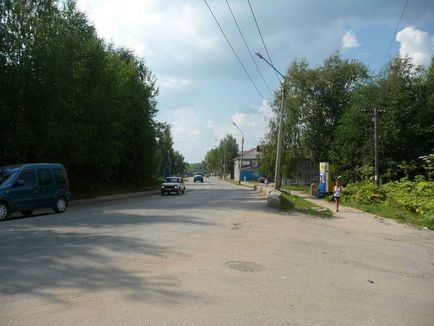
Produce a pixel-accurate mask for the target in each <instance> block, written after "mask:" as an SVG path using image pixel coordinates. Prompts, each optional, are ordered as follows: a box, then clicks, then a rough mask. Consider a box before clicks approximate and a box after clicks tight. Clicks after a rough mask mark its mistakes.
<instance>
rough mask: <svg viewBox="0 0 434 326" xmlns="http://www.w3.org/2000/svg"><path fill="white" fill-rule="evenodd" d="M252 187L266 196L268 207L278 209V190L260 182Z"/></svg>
mask: <svg viewBox="0 0 434 326" xmlns="http://www.w3.org/2000/svg"><path fill="white" fill-rule="evenodd" d="M253 189H254V190H255V191H257V192H259V193H260V194H263V195H264V196H266V197H267V206H268V207H271V208H274V209H280V196H281V194H282V193H281V192H280V191H279V190H275V189H273V188H269V187H268V186H265V185H262V184H257V185H255V186H254V187H253Z"/></svg>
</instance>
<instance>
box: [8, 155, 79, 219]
mask: <svg viewBox="0 0 434 326" xmlns="http://www.w3.org/2000/svg"><path fill="white" fill-rule="evenodd" d="M70 199H71V192H70V190H69V182H68V176H67V174H66V170H65V168H64V167H63V165H62V164H56V163H36V164H19V165H9V166H3V167H0V220H4V219H6V218H7V217H8V216H9V215H10V214H11V213H13V212H21V213H22V214H23V215H25V216H30V215H32V213H33V210H35V209H37V208H45V207H52V208H53V209H54V211H55V212H56V213H63V212H64V211H65V210H66V208H67V207H68V203H69V200H70Z"/></svg>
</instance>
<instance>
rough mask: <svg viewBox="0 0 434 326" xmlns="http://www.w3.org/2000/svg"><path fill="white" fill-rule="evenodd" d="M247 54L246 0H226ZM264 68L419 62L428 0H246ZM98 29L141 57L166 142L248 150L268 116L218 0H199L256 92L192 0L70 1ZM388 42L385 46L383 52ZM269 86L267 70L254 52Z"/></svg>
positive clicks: (191, 149) (432, 11)
mask: <svg viewBox="0 0 434 326" xmlns="http://www.w3.org/2000/svg"><path fill="white" fill-rule="evenodd" d="M228 2H229V4H230V6H231V8H232V11H233V13H234V15H235V17H236V19H237V21H238V24H239V26H240V28H241V30H242V31H243V33H244V36H245V38H246V40H247V43H248V45H249V47H250V49H251V50H252V52H257V51H259V52H261V53H262V54H264V55H265V50H264V48H263V46H262V42H261V39H260V36H259V34H258V31H257V28H256V25H255V22H254V20H253V17H252V14H251V12H250V8H249V4H248V1H247V0H228ZM250 3H251V5H252V7H253V9H254V12H255V15H256V18H257V21H258V23H259V26H260V28H261V32H262V35H263V37H264V40H265V43H266V45H267V48H268V50H269V53H270V55H271V58H272V60H273V63H274V65H275V66H276V68H277V69H279V70H280V71H281V72H285V71H286V69H287V67H288V65H289V64H290V63H291V62H292V61H294V60H295V59H300V58H306V59H307V60H308V62H309V63H310V64H311V65H312V66H315V65H319V64H321V62H322V61H323V60H324V59H325V58H326V57H328V56H329V55H330V54H331V53H333V52H334V51H340V53H341V55H342V56H343V57H344V58H353V59H358V60H360V61H361V62H363V63H364V64H366V65H367V66H368V67H369V69H370V70H371V71H372V72H374V73H375V72H378V71H379V70H380V69H381V68H382V67H383V66H384V64H385V63H386V62H387V60H389V59H390V58H391V57H393V56H395V55H409V56H410V57H412V58H413V60H414V62H415V63H416V64H423V65H427V64H429V62H430V58H431V57H432V56H433V45H434V2H433V1H432V0H429V1H428V0H427V1H425V0H418V1H416V0H413V1H412V0H409V1H408V3H407V6H406V9H405V11H404V14H403V17H402V20H401V22H400V24H399V28H398V30H397V32H398V33H395V31H396V26H397V23H398V21H399V18H400V15H401V12H402V9H403V8H404V5H405V1H401V0H399V1H398V0H383V1H373V0H368V1H345V0H328V1H320V0H311V1H309V0H297V1H295V0H294V1H289V0H286V1H285V0H274V1H270V0H250ZM77 4H78V7H79V8H80V9H81V10H82V11H84V12H85V13H86V14H87V15H88V17H89V19H90V21H91V22H93V23H94V25H95V27H96V29H97V32H98V34H99V35H100V36H101V37H103V38H104V39H106V41H107V42H112V43H114V44H115V45H118V46H124V47H127V48H130V49H132V50H134V52H135V53H136V54H137V55H138V56H140V57H142V58H144V60H145V62H146V64H147V66H148V67H149V68H150V69H151V70H152V71H153V73H154V74H155V75H156V77H157V79H158V86H159V88H160V95H159V97H158V110H159V113H158V117H157V119H158V120H160V121H165V122H168V123H170V124H171V125H172V134H173V138H174V148H175V149H176V150H178V151H179V152H181V153H182V154H183V155H184V157H185V158H186V161H187V162H190V163H194V162H200V161H201V160H202V159H203V158H204V155H205V153H206V151H207V150H209V149H211V148H212V147H214V146H216V145H217V144H218V141H219V140H220V139H221V138H222V137H224V136H225V135H226V134H232V135H233V136H234V137H236V138H237V140H238V142H240V141H241V135H240V133H239V131H238V130H237V129H236V128H235V127H234V126H233V125H232V122H236V123H237V125H238V126H239V127H240V128H241V129H242V130H243V131H244V134H245V148H246V149H248V148H253V147H255V146H256V145H257V144H258V143H259V141H260V139H261V137H263V136H264V134H265V132H266V131H267V120H268V119H269V118H270V117H271V116H272V110H271V108H270V107H269V106H268V105H267V104H266V100H270V99H271V94H270V92H269V91H268V89H267V88H266V86H265V84H264V82H263V80H262V79H261V78H260V75H259V74H258V72H257V70H256V68H255V66H254V64H253V63H252V59H251V58H250V55H249V53H248V51H247V49H246V47H245V45H244V43H243V40H242V38H241V36H240V34H239V32H238V30H237V28H236V25H235V23H234V21H233V18H232V16H231V14H230V11H229V9H228V7H227V4H226V2H225V1H224V0H208V4H209V5H210V7H211V8H212V10H213V12H214V14H215V15H216V17H217V19H218V21H219V23H220V24H221V26H222V28H223V30H224V31H225V33H226V34H227V36H228V38H229V40H230V42H231V43H232V45H233V47H234V48H235V50H236V52H237V54H238V55H239V57H240V59H241V61H242V62H243V64H244V65H245V67H246V69H247V71H248V72H249V74H250V75H251V76H252V78H253V80H254V82H255V83H256V85H257V87H258V88H259V90H260V92H261V93H262V94H263V95H264V97H266V98H265V99H262V98H261V96H260V95H259V94H258V92H257V91H256V89H255V88H254V86H253V85H252V83H251V82H250V80H249V79H248V77H247V76H246V74H245V72H244V71H243V69H242V67H241V66H240V64H239V63H238V61H237V59H236V57H235V56H234V54H233V53H232V51H231V49H230V47H229V46H228V44H227V43H226V40H225V39H224V37H223V35H222V33H221V32H220V30H219V28H218V26H217V25H216V23H215V21H214V19H213V17H212V15H211V13H210V12H209V10H208V7H207V6H206V4H205V2H204V1H202V0H184V1H181V0H172V1H169V0H166V1H162V0H78V1H77ZM391 41H392V46H391V47H390V51H389V53H387V56H386V52H387V49H388V48H389V44H390V42H391ZM255 60H256V63H257V65H258V67H259V68H260V71H261V73H262V74H263V76H264V78H265V81H266V83H267V84H268V86H269V88H270V89H271V91H274V90H275V89H277V87H278V86H279V82H278V80H277V78H276V76H275V75H274V72H273V71H272V70H271V69H270V68H269V67H268V66H267V65H266V64H265V63H264V62H261V60H259V59H258V58H255Z"/></svg>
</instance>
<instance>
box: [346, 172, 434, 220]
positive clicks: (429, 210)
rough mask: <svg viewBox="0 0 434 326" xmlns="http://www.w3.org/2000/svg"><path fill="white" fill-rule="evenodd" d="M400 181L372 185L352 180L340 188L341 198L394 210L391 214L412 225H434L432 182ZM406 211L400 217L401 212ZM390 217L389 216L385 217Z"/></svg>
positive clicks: (433, 187) (433, 184)
mask: <svg viewBox="0 0 434 326" xmlns="http://www.w3.org/2000/svg"><path fill="white" fill-rule="evenodd" d="M417 180H418V181H410V180H408V179H407V178H403V179H401V181H395V182H389V183H386V184H384V185H382V186H380V187H378V188H377V187H376V186H375V185H374V184H373V183H372V182H367V181H365V182H359V183H352V184H349V185H347V186H346V187H344V188H343V191H342V201H343V202H349V203H355V204H361V205H369V204H373V205H374V204H375V205H380V206H382V207H384V208H387V209H389V211H395V212H396V213H395V214H392V216H391V217H395V218H399V219H404V220H407V221H411V222H413V223H416V224H420V225H424V226H428V227H430V228H433V227H434V182H429V181H423V179H422V178H418V179H417ZM403 211H404V212H407V214H406V215H408V216H407V218H406V217H404V218H403V217H402V212H403ZM389 217H390V216H389Z"/></svg>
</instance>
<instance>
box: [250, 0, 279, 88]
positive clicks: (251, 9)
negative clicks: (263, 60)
mask: <svg viewBox="0 0 434 326" xmlns="http://www.w3.org/2000/svg"><path fill="white" fill-rule="evenodd" d="M247 2H248V3H249V7H250V11H251V12H252V15H253V19H254V20H255V24H256V28H257V29H258V32H259V36H260V37H261V40H262V44H263V45H264V49H265V52H266V53H267V57H268V60H270V63H271V64H272V65H273V66H274V64H273V60H271V56H270V53H269V52H268V49H267V46H266V45H265V41H264V38H263V37H262V33H261V29H260V28H259V24H258V20H257V19H256V15H255V12H254V11H253V7H252V4H251V3H250V0H247ZM274 73H275V75H276V78H277V80H278V81H279V82H280V78H279V76H278V75H277V72H274Z"/></svg>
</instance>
